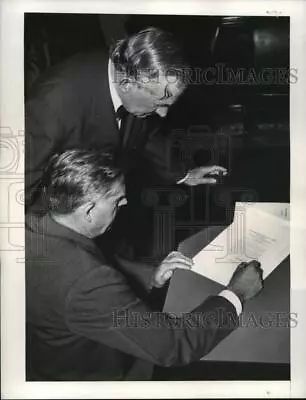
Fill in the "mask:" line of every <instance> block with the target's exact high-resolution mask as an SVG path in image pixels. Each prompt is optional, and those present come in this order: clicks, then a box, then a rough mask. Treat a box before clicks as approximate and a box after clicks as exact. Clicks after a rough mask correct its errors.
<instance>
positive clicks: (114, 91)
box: [108, 59, 122, 112]
mask: <svg viewBox="0 0 306 400" xmlns="http://www.w3.org/2000/svg"><path fill="white" fill-rule="evenodd" d="M113 68H114V66H113V65H112V62H111V60H110V59H109V60H108V83H109V89H110V95H111V99H112V103H113V107H114V110H115V112H117V110H118V108H119V107H120V106H122V101H121V99H120V97H119V95H118V92H117V89H116V87H115V85H114V82H113V78H112V75H113V74H112V71H113Z"/></svg>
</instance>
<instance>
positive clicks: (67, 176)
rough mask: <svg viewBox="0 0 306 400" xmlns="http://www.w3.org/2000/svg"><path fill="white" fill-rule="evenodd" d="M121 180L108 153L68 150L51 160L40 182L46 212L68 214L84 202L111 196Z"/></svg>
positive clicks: (118, 170) (121, 177)
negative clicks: (45, 202) (45, 201)
mask: <svg viewBox="0 0 306 400" xmlns="http://www.w3.org/2000/svg"><path fill="white" fill-rule="evenodd" d="M122 180H123V174H122V172H121V170H120V169H119V168H118V167H117V166H116V165H115V163H114V160H113V157H112V155H111V154H109V153H102V152H101V151H96V150H79V149H71V150H67V151H65V152H63V153H61V154H55V155H54V156H53V157H52V158H51V160H50V162H49V164H48V166H47V168H46V170H45V172H44V176H43V180H42V183H43V190H44V193H45V196H46V200H47V207H48V210H49V211H51V212H53V213H57V214H69V213H72V212H73V211H75V210H76V209H77V208H78V207H79V206H81V205H82V204H85V203H86V202H87V201H95V200H96V199H97V198H99V197H101V196H105V197H108V196H111V195H113V194H114V191H115V188H116V185H115V184H116V183H117V182H120V181H122Z"/></svg>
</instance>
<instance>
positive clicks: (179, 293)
mask: <svg viewBox="0 0 306 400" xmlns="http://www.w3.org/2000/svg"><path fill="white" fill-rule="evenodd" d="M223 229H224V227H211V228H207V229H205V230H203V231H201V232H199V233H198V234H197V235H194V236H192V237H191V238H188V239H187V240H185V241H184V242H182V243H181V245H180V246H179V250H180V251H181V252H182V253H183V254H185V255H187V256H189V257H193V256H194V255H195V254H196V253H197V252H198V251H199V250H200V249H202V248H203V247H204V246H205V245H206V244H207V243H209V242H210V241H211V240H213V239H214V238H215V237H216V236H217V235H218V234H219V233H220V232H221V231H222V230H223ZM222 289H223V286H222V285H220V284H219V283H216V282H214V281H212V280H210V279H208V278H205V277H203V276H201V275H198V274H196V273H194V272H191V271H184V270H177V271H176V272H175V273H174V275H173V278H172V279H171V283H170V285H169V290H168V294H167V298H166V302H165V306H164V311H167V312H173V313H176V314H179V313H182V312H188V311H191V310H193V309H194V308H195V307H196V306H198V305H199V304H200V303H202V302H203V300H204V299H205V298H206V297H207V296H209V295H216V294H218V293H219V292H220V291H221V290H222ZM289 312H290V263H289V257H287V258H286V259H285V260H284V261H283V262H282V263H281V264H280V265H279V266H278V267H277V268H276V269H275V270H274V271H273V272H272V273H271V274H270V275H269V276H268V277H267V278H266V279H265V281H264V289H263V290H262V291H261V292H260V293H259V295H258V296H256V297H255V298H254V299H252V300H249V301H247V302H246V303H245V306H244V311H243V314H242V316H241V326H240V327H239V328H237V329H236V330H235V331H234V332H232V333H231V334H230V335H229V336H228V337H227V338H226V339H225V340H223V341H222V342H221V343H220V344H219V345H218V346H217V347H216V348H215V349H213V350H212V351H211V352H210V353H209V354H208V355H206V357H205V358H204V360H210V361H239V362H266V363H288V364H289V363H290V328H289V327H288V325H289V320H288V316H289Z"/></svg>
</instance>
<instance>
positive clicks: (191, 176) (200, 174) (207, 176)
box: [183, 165, 227, 186]
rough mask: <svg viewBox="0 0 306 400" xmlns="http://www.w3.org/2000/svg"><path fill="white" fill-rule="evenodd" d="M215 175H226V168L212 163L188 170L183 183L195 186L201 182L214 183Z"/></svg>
mask: <svg viewBox="0 0 306 400" xmlns="http://www.w3.org/2000/svg"><path fill="white" fill-rule="evenodd" d="M213 175H215V176H224V175H227V169H226V168H224V167H221V166H220V165H213V166H208V167H197V168H194V169H192V170H190V171H189V172H188V174H187V176H186V178H185V179H184V181H183V183H184V184H185V185H188V186H197V185H203V184H215V183H217V179H216V178H215V177H213Z"/></svg>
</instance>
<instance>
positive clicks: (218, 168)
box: [208, 165, 227, 175]
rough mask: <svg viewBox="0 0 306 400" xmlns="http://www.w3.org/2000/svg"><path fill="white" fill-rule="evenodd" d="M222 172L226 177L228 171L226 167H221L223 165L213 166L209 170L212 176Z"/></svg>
mask: <svg viewBox="0 0 306 400" xmlns="http://www.w3.org/2000/svg"><path fill="white" fill-rule="evenodd" d="M219 172H221V173H222V174H224V175H226V174H227V169H226V168H224V167H221V165H213V166H212V167H210V168H209V170H208V173H210V174H216V173H219Z"/></svg>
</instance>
